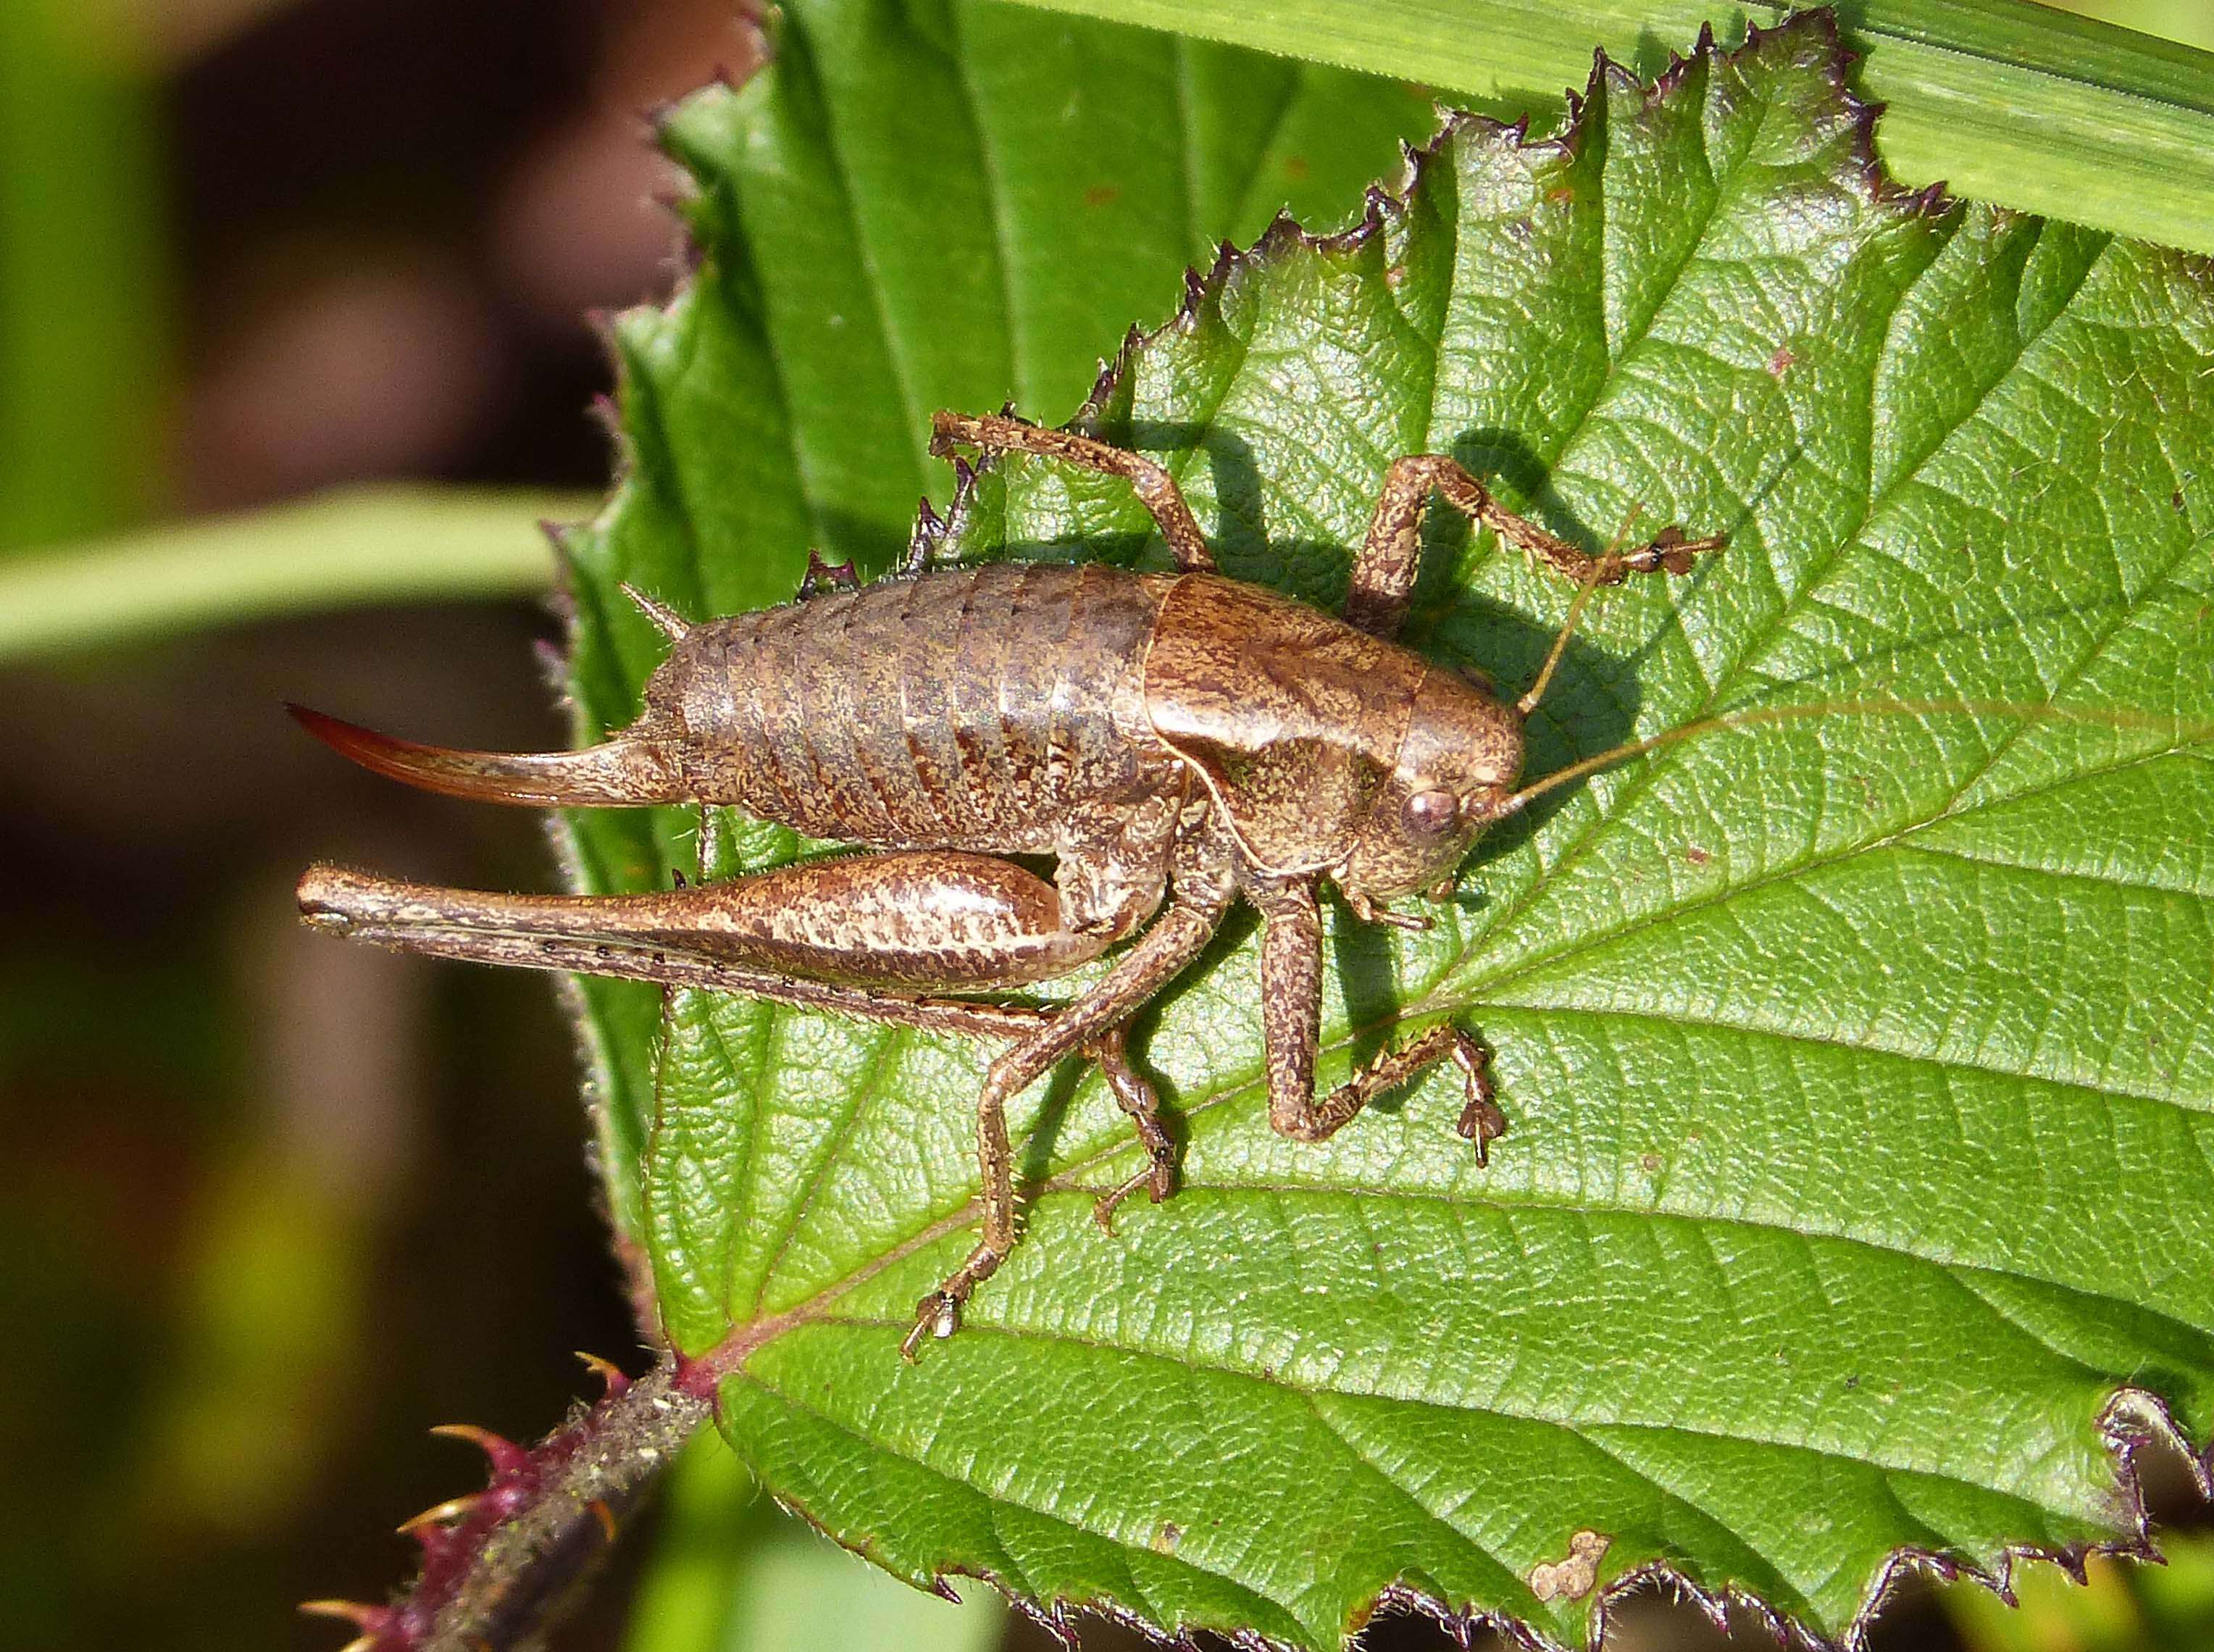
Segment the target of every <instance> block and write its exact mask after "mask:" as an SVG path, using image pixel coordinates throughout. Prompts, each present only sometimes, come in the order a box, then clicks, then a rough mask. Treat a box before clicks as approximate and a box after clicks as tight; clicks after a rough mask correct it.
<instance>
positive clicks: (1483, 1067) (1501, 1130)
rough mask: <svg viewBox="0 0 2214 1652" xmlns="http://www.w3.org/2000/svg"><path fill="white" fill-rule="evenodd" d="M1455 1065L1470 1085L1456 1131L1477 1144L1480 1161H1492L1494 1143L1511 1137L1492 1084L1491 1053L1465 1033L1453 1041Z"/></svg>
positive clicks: (1485, 1162)
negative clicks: (1507, 1136)
mask: <svg viewBox="0 0 2214 1652" xmlns="http://www.w3.org/2000/svg"><path fill="white" fill-rule="evenodd" d="M1453 1065H1454V1066H1455V1067H1458V1068H1460V1071H1461V1078H1462V1080H1464V1082H1465V1084H1466V1086H1467V1092H1468V1102H1467V1104H1466V1105H1465V1106H1463V1107H1462V1109H1461V1110H1460V1122H1459V1123H1458V1124H1456V1125H1455V1126H1454V1127H1453V1128H1454V1129H1457V1130H1459V1132H1460V1134H1461V1135H1462V1137H1463V1139H1464V1140H1465V1141H1471V1142H1473V1143H1475V1145H1476V1162H1477V1164H1479V1165H1489V1163H1490V1162H1491V1155H1490V1149H1491V1144H1492V1143H1493V1142H1494V1141H1497V1140H1498V1139H1499V1138H1500V1137H1501V1136H1502V1135H1506V1134H1507V1115H1506V1114H1505V1113H1503V1112H1501V1111H1500V1108H1499V1102H1498V1098H1497V1097H1498V1092H1497V1091H1496V1090H1495V1088H1494V1087H1493V1086H1492V1082H1491V1052H1490V1051H1489V1049H1485V1048H1484V1047H1483V1045H1482V1044H1480V1043H1477V1041H1476V1040H1475V1039H1473V1038H1471V1037H1468V1035H1467V1034H1465V1033H1463V1034H1461V1035H1460V1036H1459V1037H1458V1038H1456V1039H1455V1040H1454V1041H1453Z"/></svg>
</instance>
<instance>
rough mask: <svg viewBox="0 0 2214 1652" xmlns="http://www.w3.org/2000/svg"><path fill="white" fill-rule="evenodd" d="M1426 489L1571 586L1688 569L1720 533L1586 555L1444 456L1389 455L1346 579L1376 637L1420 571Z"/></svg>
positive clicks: (1349, 602)
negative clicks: (1603, 555) (1511, 506)
mask: <svg viewBox="0 0 2214 1652" xmlns="http://www.w3.org/2000/svg"><path fill="white" fill-rule="evenodd" d="M1433 491H1434V492H1436V493H1440V494H1442V495H1443V496H1444V497H1445V499H1446V503H1447V504H1449V505H1452V506H1453V509H1455V510H1456V511H1459V512H1460V513H1461V514H1462V515H1463V516H1465V517H1467V518H1468V519H1469V520H1470V521H1471V522H1473V523H1477V524H1478V525H1480V526H1482V527H1485V528H1489V529H1491V531H1492V532H1494V533H1495V534H1497V535H1499V537H1500V539H1501V541H1502V542H1503V543H1505V544H1508V545H1512V546H1514V548H1516V549H1517V550H1519V551H1520V552H1521V553H1522V554H1523V555H1524V556H1526V557H1528V558H1530V559H1531V560H1533V561H1542V562H1544V564H1545V565H1546V566H1548V567H1550V568H1552V569H1553V570H1554V571H1555V572H1558V573H1561V574H1563V575H1565V576H1566V577H1567V578H1570V579H1573V580H1575V582H1576V583H1577V584H1606V585H1612V584H1619V583H1620V582H1621V580H1622V578H1623V577H1624V575H1625V574H1631V573H1658V572H1662V571H1664V570H1665V571H1666V572H1669V573H1688V572H1691V560H1692V558H1693V557H1694V556H1695V555H1697V554H1698V553H1699V552H1701V551H1709V550H1715V549H1717V548H1720V547H1721V546H1722V543H1723V540H1722V535H1719V534H1717V535H1713V536H1711V537H1709V538H1707V539H1689V538H1686V537H1685V534H1684V530H1683V529H1680V528H1668V529H1663V530H1662V531H1661V533H1660V535H1657V536H1656V537H1655V538H1654V540H1653V541H1651V542H1650V543H1648V544H1645V545H1641V546H1639V547H1638V548H1636V550H1633V551H1628V552H1625V553H1624V554H1621V555H1619V556H1616V557H1614V558H1612V560H1604V559H1600V558H1597V557H1593V556H1589V555H1587V554H1585V553H1584V552H1582V551H1580V550H1578V549H1577V548H1575V546H1573V545H1571V544H1569V541H1566V540H1565V539H1563V538H1561V537H1560V536H1559V535H1557V534H1551V533H1548V532H1547V531H1546V530H1545V529H1543V528H1541V527H1539V526H1538V524H1537V523H1534V522H1532V521H1531V520H1530V519H1529V518H1528V517H1520V516H1517V515H1515V514H1514V511H1509V510H1508V508H1507V507H1506V506H1505V505H1501V504H1500V502H1499V501H1498V500H1497V499H1494V498H1492V497H1491V494H1490V493H1489V491H1488V490H1487V489H1486V488H1485V487H1484V486H1483V483H1482V482H1480V481H1478V480H1477V479H1476V478H1475V477H1473V476H1471V475H1470V474H1468V472H1467V471H1465V470H1464V469H1463V468H1461V467H1460V466H1459V464H1458V463H1456V462H1454V461H1453V460H1452V459H1449V458H1447V457H1446V456H1445V455H1444V454H1442V453H1416V454H1410V455H1409V456H1407V457H1405V458H1404V459H1398V460H1395V461H1394V462H1392V465H1391V469H1390V470H1389V471H1387V472H1385V476H1384V491H1383V492H1382V493H1379V495H1378V496H1377V499H1376V514H1375V516H1374V517H1373V518H1372V519H1371V520H1370V522H1369V524H1368V537H1367V540H1366V541H1364V542H1363V543H1362V545H1361V555H1360V558H1359V560H1357V561H1355V563H1354V565H1353V584H1352V587H1351V589H1350V590H1349V591H1348V592H1347V593H1346V598H1345V619H1346V621H1347V623H1349V624H1351V625H1357V626H1359V627H1361V629H1362V630H1363V631H1367V632H1369V633H1372V634H1373V635H1375V636H1379V637H1395V636H1397V635H1398V633H1399V625H1400V622H1401V621H1403V620H1404V619H1405V618H1406V616H1407V602H1408V599H1409V598H1410V597H1412V596H1413V594H1414V590H1415V576H1416V573H1417V572H1420V571H1421V566H1422V535H1421V533H1420V529H1421V526H1422V507H1423V505H1426V504H1428V502H1429V498H1430V494H1431V493H1432V492H1433Z"/></svg>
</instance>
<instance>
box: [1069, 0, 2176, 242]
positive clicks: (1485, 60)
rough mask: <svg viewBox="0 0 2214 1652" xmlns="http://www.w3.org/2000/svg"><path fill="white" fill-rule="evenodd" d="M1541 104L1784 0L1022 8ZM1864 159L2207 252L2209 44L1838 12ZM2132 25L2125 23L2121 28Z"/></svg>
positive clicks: (2111, 29) (1926, 7)
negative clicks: (1859, 107)
mask: <svg viewBox="0 0 2214 1652" xmlns="http://www.w3.org/2000/svg"><path fill="white" fill-rule="evenodd" d="M1025 3H1028V4H1031V5H1037V6H1044V7H1048V8H1050V9H1053V10H1056V11H1066V12H1074V13H1077V14H1079V15H1087V16H1093V17H1107V18H1112V19H1115V20H1116V21H1121V22H1128V23H1142V24H1145V25H1146V26H1147V27H1149V28H1165V29H1173V30H1175V31H1177V33H1179V34H1191V35H1196V36H1197V37H1199V38H1201V39H1202V40H1226V41H1230V42H1233V43H1235V44H1237V45H1239V46H1257V47H1259V48H1260V49H1262V50H1263V51H1268V52H1284V53H1286V54H1287V55H1288V56H1292V57H1296V58H1313V59H1315V60H1317V61H1319V62H1324V63H1332V64H1340V65H1342V66H1343V67H1345V68H1349V69H1360V70H1367V71H1368V72H1370V73H1372V74H1384V75H1398V76H1404V77H1406V78H1408V79H1410V80H1419V81H1422V82H1425V83H1428V84H1430V85H1433V86H1436V87H1440V88H1441V89H1444V91H1445V92H1446V95H1448V97H1449V98H1455V99H1458V98H1462V97H1477V98H1483V99H1489V100H1505V101H1508V102H1511V103H1513V104H1514V105H1515V106H1516V107H1520V108H1540V107H1545V106H1546V105H1547V104H1549V103H1550V101H1551V99H1552V98H1553V96H1554V95H1555V91H1554V89H1555V88H1557V87H1559V86H1562V85H1564V84H1573V83H1576V82H1580V81H1581V80H1582V79H1583V77H1584V75H1585V73H1586V71H1587V70H1588V68H1589V66H1590V64H1591V48H1592V46H1593V43H1594V42H1596V43H1597V44H1598V45H1599V46H1603V47H1604V48H1605V49H1606V50H1607V51H1609V52H1612V53H1614V54H1615V55H1616V57H1617V58H1619V59H1620V60H1622V61H1623V62H1625V63H1630V64H1636V65H1637V66H1638V67H1640V68H1642V69H1644V70H1647V71H1648V72H1654V73H1657V72H1659V70H1661V67H1662V64H1663V58H1662V53H1661V44H1662V43H1665V42H1668V41H1672V40H1673V41H1688V40H1691V38H1692V37H1693V36H1694V35H1696V34H1697V33H1698V31H1699V29H1700V27H1701V26H1702V25H1708V26H1711V27H1712V28H1715V29H1716V31H1718V32H1720V33H1722V34H1732V33H1733V32H1734V31H1739V30H1741V29H1742V28H1744V27H1745V26H1746V24H1748V23H1750V24H1752V25H1755V26H1769V27H1773V26H1774V25H1775V24H1777V23H1778V22H1781V21H1783V19H1784V18H1785V17H1787V16H1789V15H1791V13H1792V11H1793V10H1794V9H1795V8H1794V7H1793V6H1791V5H1789V4H1787V3H1783V0H1731V3H1728V4H1720V5H1716V4H1703V3H1698V0H1275V3H1273V4H1269V5H1266V6H1254V5H1246V4H1243V3H1239V0H1025ZM1839 13H1840V15H1842V16H1843V17H1844V21H1845V22H1846V24H1847V27H1848V30H1849V32H1848V34H1847V36H1846V44H1847V45H1848V46H1850V48H1851V50H1852V51H1853V52H1856V53H1857V54H1859V55H1860V57H1861V58H1862V63H1861V66H1860V68H1859V70H1857V75H1858V79H1859V82H1860V84H1861V87H1862V89H1864V90H1865V91H1866V92H1867V93H1868V95H1869V96H1871V97H1874V98H1877V99H1880V100H1881V101H1882V103H1883V105H1884V107H1886V109H1887V111H1888V114H1887V119H1886V120H1885V122H1884V131H1883V136H1882V139H1881V154H1882V157H1883V160H1884V162H1885V164H1886V165H1887V166H1888V167H1889V168H1891V170H1892V171H1893V174H1895V175H1896V176H1898V177H1900V178H1903V179H1905V180H1907V181H1909V182H1910V183H1913V184H1917V185H1919V184H1929V183H1935V182H1936V181H1938V180H1941V179H1942V180H1948V182H1949V183H1950V184H1951V186H1952V187H1954V189H1957V190H1959V191H1960V192H1961V193H1964V194H1968V195H1975V196H1980V197H1983V198H1985V199H1989V200H1991V201H1992V202H1994V203H1997V205H2004V206H2014V207H2021V208H2023V209H2025V210H2027V211H2033V212H2046V213H2050V214H2052V215H2053V216H2055V217H2066V218H2071V219H2075V220H2076V221H2078V222H2081V223H2088V224H2090V225H2093V226H2094V227H2095V228H2098V229H2107V230H2109V231H2113V232H2117V233H2119V234H2122V235H2129V236H2141V237H2144V238H2146V239H2150V240H2155V241H2164V242H2174V244H2175V245H2177V246H2180V247H2187V248H2192V249H2193V251H2196V252H2202V253H2214V214H2210V213H2209V212H2208V211H2207V210H2206V203H2207V200H2208V199H2209V198H2210V196H2214V54H2210V53H2208V52H2203V51H2199V50H2197V49H2195V48H2193V47H2192V46H2182V45H2178V44H2176V43H2174V42H2173V41H2169V40H2155V39H2152V38H2150V36H2148V35H2145V34H2137V33H2134V32H2132V31H2131V29H2127V28H2118V27H2116V26H2115V25H2113V24H2112V23H2105V22H2100V21H2095V20H2094V19H2091V18H2089V17H2079V16H2073V15H2069V14H2068V13H2066V12H2063V11H2058V10H2056V9H2052V8H2051V7H2048V6H2043V5H2035V4H2031V3H2028V0H1973V3H1972V4H1962V3H1960V0H1853V3H1850V4H1847V5H1844V6H1841V7H1840V8H1839ZM2138 26H2139V27H2140V28H2142V27H2144V26H2145V25H2144V24H2143V23H2142V22H2140V23H2139V25H2138Z"/></svg>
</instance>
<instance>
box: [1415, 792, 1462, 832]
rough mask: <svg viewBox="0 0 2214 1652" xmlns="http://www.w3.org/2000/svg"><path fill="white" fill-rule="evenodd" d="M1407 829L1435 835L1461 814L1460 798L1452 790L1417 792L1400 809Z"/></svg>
mask: <svg viewBox="0 0 2214 1652" xmlns="http://www.w3.org/2000/svg"><path fill="white" fill-rule="evenodd" d="M1400 814H1401V817H1402V818H1403V819H1404V821H1405V822H1406V825H1407V829H1408V830H1409V831H1410V832H1412V833H1415V834H1416V835H1418V836H1422V837H1435V836H1436V835H1438V834H1439V833H1440V832H1442V831H1444V830H1445V829H1446V828H1447V827H1448V826H1451V825H1452V824H1453V822H1454V821H1455V820H1456V819H1458V818H1459V816H1460V799H1459V798H1457V797H1455V796H1453V793H1452V792H1439V791H1430V792H1416V793H1415V795H1414V796H1412V797H1410V798H1408V799H1407V801H1406V805H1405V806H1404V808H1403V809H1402V810H1401V811H1400Z"/></svg>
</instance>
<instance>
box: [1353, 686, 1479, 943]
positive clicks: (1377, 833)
mask: <svg viewBox="0 0 2214 1652" xmlns="http://www.w3.org/2000/svg"><path fill="white" fill-rule="evenodd" d="M1521 773H1522V718H1521V714H1520V713H1519V712H1518V711H1516V710H1515V708H1514V707H1512V706H1510V705H1507V704H1505V703H1503V702H1502V701H1500V700H1499V699H1498V698H1497V697H1496V696H1495V695H1494V694H1491V693H1490V692H1489V690H1488V689H1486V688H1483V687H1480V686H1478V685H1477V683H1475V682H1471V681H1469V680H1467V679H1466V678H1464V677H1462V676H1458V675H1456V674H1454V673H1453V672H1451V671H1446V670H1440V669H1437V668H1435V667H1432V668H1431V669H1429V670H1426V671H1425V672H1424V673H1423V674H1422V682H1421V684H1420V686H1419V688H1417V689H1416V694H1415V704H1414V710H1413V713H1412V714H1411V715H1410V717H1409V719H1408V720H1407V726H1406V731H1405V732H1404V734H1403V735H1402V736H1401V737H1400V740H1399V750H1398V756H1397V758H1396V759H1395V760H1394V762H1393V763H1392V766H1391V771H1390V773H1389V774H1387V775H1386V776H1385V780H1384V783H1383V785H1382V786H1381V787H1380V788H1379V790H1378V792H1377V793H1376V797H1375V801H1374V803H1373V805H1372V806H1371V807H1370V809H1369V811H1368V812H1367V817H1366V818H1365V819H1364V820H1363V821H1362V822H1361V826H1360V828H1359V829H1358V830H1357V832H1356V833H1355V837H1354V841H1353V847H1352V849H1351V851H1350V852H1349V854H1347V855H1346V857H1345V859H1344V860H1343V861H1342V862H1341V863H1340V864H1339V865H1338V866H1337V867H1336V869H1334V871H1333V872H1332V874H1331V875H1332V878H1333V880H1334V881H1335V882H1336V884H1337V886H1338V887H1339V888H1340V889H1342V890H1344V891H1345V893H1346V896H1347V897H1348V898H1349V899H1350V900H1351V901H1353V902H1355V904H1356V905H1362V904H1366V905H1370V906H1380V905H1381V904H1382V903H1383V902H1386V901H1389V900H1391V899H1392V898H1393V897H1395V896H1402V895H1408V894H1411V893H1413V892H1414V891H1416V890H1427V889H1430V888H1433V887H1434V886H1436V885H1438V884H1441V883H1443V882H1446V880H1448V879H1450V878H1452V876H1453V870H1454V868H1456V867H1457V866H1459V864H1460V862H1461V860H1462V858H1463V857H1464V856H1465V855H1466V854H1468V850H1469V846H1470V845H1471V844H1472V843H1474V842H1475V841H1476V840H1477V837H1478V836H1480V835H1482V834H1483V829H1484V828H1485V827H1487V826H1489V825H1490V824H1491V823H1492V822H1494V821H1495V820H1497V819H1499V818H1501V817H1502V816H1504V815H1508V814H1511V813H1513V812H1514V808H1515V807H1516V805H1515V803H1514V795H1515V793H1514V783H1515V781H1516V780H1518V779H1519V778H1520V775H1521Z"/></svg>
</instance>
